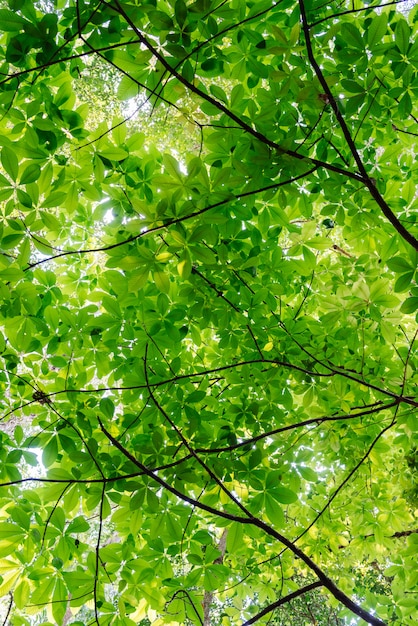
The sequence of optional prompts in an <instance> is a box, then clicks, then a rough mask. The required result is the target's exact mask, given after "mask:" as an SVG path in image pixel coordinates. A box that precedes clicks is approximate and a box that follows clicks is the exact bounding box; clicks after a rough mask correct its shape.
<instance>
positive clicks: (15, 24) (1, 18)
mask: <svg viewBox="0 0 418 626" xmlns="http://www.w3.org/2000/svg"><path fill="white" fill-rule="evenodd" d="M26 24H28V22H27V21H26V20H25V19H24V18H23V17H20V15H17V14H16V13H15V12H14V11H10V10H9V9H0V30H1V31H3V32H4V31H5V32H14V31H19V30H22V28H23V27H24V26H25V25H26Z"/></svg>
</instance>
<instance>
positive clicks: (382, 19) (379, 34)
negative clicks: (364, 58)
mask: <svg viewBox="0 0 418 626" xmlns="http://www.w3.org/2000/svg"><path fill="white" fill-rule="evenodd" d="M387 23H388V18H387V14H386V13H384V12H382V13H381V14H380V15H376V16H374V17H373V18H372V20H371V22H370V25H369V27H368V29H367V43H368V44H369V47H370V48H373V47H374V46H376V45H378V44H380V43H382V40H383V37H384V36H385V35H386V30H387Z"/></svg>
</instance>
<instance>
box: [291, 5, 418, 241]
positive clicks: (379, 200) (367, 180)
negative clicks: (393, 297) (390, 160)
mask: <svg viewBox="0 0 418 626" xmlns="http://www.w3.org/2000/svg"><path fill="white" fill-rule="evenodd" d="M299 7H300V14H301V18H302V27H303V32H304V35H305V45H306V52H307V54H308V59H309V62H310V64H311V66H312V69H313V70H314V72H315V74H316V77H317V78H318V80H319V82H320V84H321V86H322V89H323V90H324V93H325V94H326V95H327V96H328V100H329V103H330V105H331V107H332V110H333V111H334V114H335V117H336V118H337V121H338V123H339V125H340V128H341V130H342V132H343V135H344V138H345V141H346V143H347V145H348V147H349V148H350V151H351V154H352V155H353V158H354V160H355V162H356V165H357V167H358V171H359V172H360V175H361V179H362V181H363V183H364V184H365V186H366V187H367V189H368V190H369V192H370V194H371V195H372V197H373V198H374V200H375V202H376V204H377V205H378V206H379V208H380V209H381V211H382V213H383V214H384V216H385V217H386V218H387V219H388V220H389V222H390V223H391V224H392V226H393V227H394V228H395V229H396V231H397V232H398V233H399V234H400V235H401V237H403V239H405V241H407V242H408V243H409V244H410V245H411V246H412V247H413V248H415V250H418V240H417V239H416V238H415V237H414V236H413V235H412V234H411V233H410V232H409V231H408V230H407V229H406V228H405V226H404V225H403V224H402V223H401V221H400V220H399V219H398V218H397V217H396V215H395V214H394V213H393V211H392V209H391V208H390V207H389V205H388V204H387V202H386V201H385V200H384V198H383V196H381V194H380V193H379V191H378V189H377V188H376V184H375V182H374V180H373V179H372V177H371V176H369V174H368V173H367V171H366V168H365V167H364V164H363V161H362V159H361V157H360V155H359V152H358V150H357V147H356V145H355V143H354V141H353V138H352V136H351V133H350V131H349V129H348V126H347V124H346V122H345V119H344V117H343V116H342V114H341V111H340V108H339V106H338V102H337V101H336V99H335V98H334V95H333V93H332V91H331V89H330V87H329V85H328V83H327V81H326V79H325V76H324V74H323V72H322V70H321V68H320V66H319V64H318V62H317V60H316V58H315V55H314V52H313V47H312V41H311V35H310V32H309V25H308V21H307V17H306V10H305V3H304V0H299Z"/></svg>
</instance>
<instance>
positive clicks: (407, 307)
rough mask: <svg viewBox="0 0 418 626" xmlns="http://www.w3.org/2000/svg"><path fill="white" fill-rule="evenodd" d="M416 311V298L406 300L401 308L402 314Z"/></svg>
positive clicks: (417, 298)
mask: <svg viewBox="0 0 418 626" xmlns="http://www.w3.org/2000/svg"><path fill="white" fill-rule="evenodd" d="M417 309H418V296H411V297H410V298H407V299H406V300H405V302H404V303H403V304H402V306H401V311H402V313H414V312H415V311H416V310H417Z"/></svg>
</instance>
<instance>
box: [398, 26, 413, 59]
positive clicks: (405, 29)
mask: <svg viewBox="0 0 418 626" xmlns="http://www.w3.org/2000/svg"><path fill="white" fill-rule="evenodd" d="M410 32H411V31H410V28H409V26H408V24H407V22H406V20H405V19H404V18H403V17H401V18H400V20H399V21H398V22H397V23H396V27H395V43H396V45H397V46H398V48H399V51H400V52H401V53H402V54H406V53H407V52H408V48H409V36H410Z"/></svg>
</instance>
